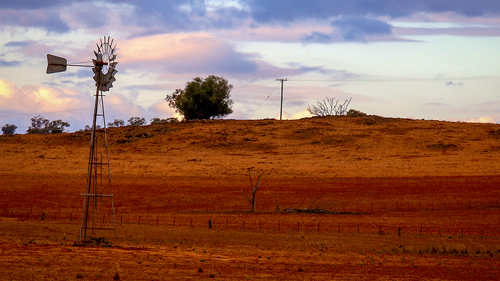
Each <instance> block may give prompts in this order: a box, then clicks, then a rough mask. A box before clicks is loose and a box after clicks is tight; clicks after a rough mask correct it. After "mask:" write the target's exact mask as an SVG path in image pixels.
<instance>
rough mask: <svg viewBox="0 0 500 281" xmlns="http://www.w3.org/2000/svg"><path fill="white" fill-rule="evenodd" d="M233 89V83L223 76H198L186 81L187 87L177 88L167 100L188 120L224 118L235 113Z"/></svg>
mask: <svg viewBox="0 0 500 281" xmlns="http://www.w3.org/2000/svg"><path fill="white" fill-rule="evenodd" d="M232 89H233V85H231V84H229V83H228V81H227V80H226V79H224V78H222V77H218V76H214V75H210V76H208V77H207V78H205V79H202V78H200V77H196V78H194V79H193V81H191V82H188V83H186V88H184V89H183V90H182V89H177V90H175V92H173V93H172V95H167V97H166V99H165V100H166V101H167V102H168V105H169V106H170V107H171V108H175V111H176V112H178V113H180V114H182V116H184V119H186V120H193V119H215V118H222V117H224V116H226V115H229V114H231V113H233V110H232V109H231V106H232V105H233V101H232V100H231V99H230V97H231V95H230V93H231V90H232Z"/></svg>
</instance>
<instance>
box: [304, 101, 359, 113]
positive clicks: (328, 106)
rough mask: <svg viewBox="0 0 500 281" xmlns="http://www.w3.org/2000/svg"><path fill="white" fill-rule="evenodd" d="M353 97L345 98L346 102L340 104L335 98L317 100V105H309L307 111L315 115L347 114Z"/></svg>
mask: <svg viewBox="0 0 500 281" xmlns="http://www.w3.org/2000/svg"><path fill="white" fill-rule="evenodd" d="M351 99H352V98H351ZM351 99H348V100H345V102H344V103H342V104H339V101H338V100H337V101H335V98H328V97H326V99H324V100H323V101H317V105H313V106H312V107H311V106H309V107H308V108H307V111H309V113H311V114H312V115H314V116H340V115H345V114H346V112H347V107H348V106H349V103H351Z"/></svg>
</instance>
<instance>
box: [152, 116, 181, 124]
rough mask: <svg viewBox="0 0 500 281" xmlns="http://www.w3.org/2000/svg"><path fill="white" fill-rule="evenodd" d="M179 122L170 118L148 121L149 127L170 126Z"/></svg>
mask: <svg viewBox="0 0 500 281" xmlns="http://www.w3.org/2000/svg"><path fill="white" fill-rule="evenodd" d="M177 122H179V119H177V118H175V117H170V118H167V119H161V118H153V119H151V121H150V124H151V125H158V124H170V123H177Z"/></svg>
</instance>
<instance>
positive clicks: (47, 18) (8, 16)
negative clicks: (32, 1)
mask: <svg viewBox="0 0 500 281" xmlns="http://www.w3.org/2000/svg"><path fill="white" fill-rule="evenodd" d="M40 2H43V1H40ZM0 26H20V27H31V28H44V29H46V30H48V31H53V32H58V33H61V32H66V31H69V27H68V25H67V24H66V22H64V21H63V20H62V19H61V17H60V12H59V10H57V9H37V10H26V9H0Z"/></svg>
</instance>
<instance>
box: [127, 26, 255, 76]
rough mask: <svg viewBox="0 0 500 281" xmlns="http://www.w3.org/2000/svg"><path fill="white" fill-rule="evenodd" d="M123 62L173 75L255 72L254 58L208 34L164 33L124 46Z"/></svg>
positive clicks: (130, 41) (132, 40) (133, 40)
mask: <svg viewBox="0 0 500 281" xmlns="http://www.w3.org/2000/svg"><path fill="white" fill-rule="evenodd" d="M120 46H123V47H120V49H119V53H120V57H121V59H120V61H121V62H122V63H124V64H127V63H130V64H134V65H140V66H141V67H149V68H165V69H166V70H167V71H169V72H173V73H222V74H227V73H232V74H234V73H252V72H255V71H257V69H258V66H257V64H256V63H255V62H252V61H251V60H250V56H249V55H247V54H243V53H238V52H236V51H235V50H234V49H233V48H232V46H231V45H230V44H228V43H227V42H224V41H222V40H220V39H218V38H216V37H213V36H212V35H210V34H208V33H195V34H161V35H154V36H149V37H143V38H137V39H131V40H129V41H125V42H123V43H121V44H120Z"/></svg>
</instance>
